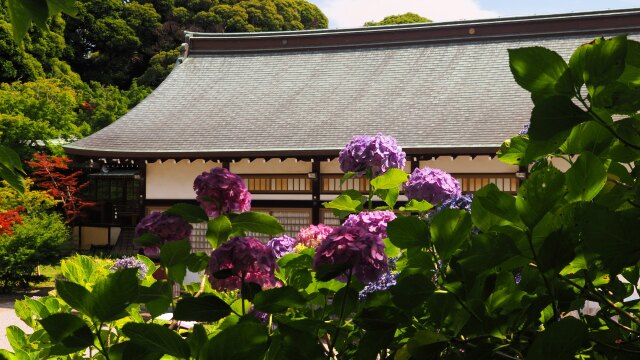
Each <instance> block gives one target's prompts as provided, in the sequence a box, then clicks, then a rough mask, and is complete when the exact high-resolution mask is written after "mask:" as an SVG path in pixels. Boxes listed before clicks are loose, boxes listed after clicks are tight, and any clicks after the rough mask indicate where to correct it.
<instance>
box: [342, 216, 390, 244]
mask: <svg viewBox="0 0 640 360" xmlns="http://www.w3.org/2000/svg"><path fill="white" fill-rule="evenodd" d="M395 218H396V214H394V213H393V211H389V210H378V211H363V212H361V213H358V214H351V215H349V217H348V218H347V220H345V222H344V224H343V225H344V226H351V227H359V228H362V229H364V230H365V231H368V232H370V233H372V234H374V235H377V236H379V237H381V238H382V239H384V238H386V237H387V224H388V223H389V222H390V221H391V220H393V219H395Z"/></svg>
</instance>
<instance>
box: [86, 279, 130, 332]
mask: <svg viewBox="0 0 640 360" xmlns="http://www.w3.org/2000/svg"><path fill="white" fill-rule="evenodd" d="M137 297H138V269H124V270H118V271H116V272H114V273H111V274H109V275H107V276H106V277H105V278H102V279H100V280H98V281H97V282H96V284H95V286H94V287H93V291H92V292H91V298H92V300H93V309H92V310H93V315H94V316H95V317H96V318H97V319H98V320H100V321H114V320H118V319H121V318H123V317H125V316H126V315H127V314H126V313H125V309H126V308H127V307H128V306H129V305H131V304H132V303H134V302H135V301H136V298H137Z"/></svg>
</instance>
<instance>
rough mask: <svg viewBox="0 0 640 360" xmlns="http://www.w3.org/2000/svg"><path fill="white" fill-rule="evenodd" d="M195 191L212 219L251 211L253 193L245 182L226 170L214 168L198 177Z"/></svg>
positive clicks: (194, 185)
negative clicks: (234, 212)
mask: <svg viewBox="0 0 640 360" xmlns="http://www.w3.org/2000/svg"><path fill="white" fill-rule="evenodd" d="M193 190H195V192H196V200H198V202H199V203H200V206H201V207H202V208H203V209H204V211H205V212H206V213H207V215H209V216H211V217H216V216H218V215H220V214H222V213H227V212H231V211H237V212H243V211H249V210H250V209H251V193H250V192H249V191H248V190H247V186H246V185H245V184H244V181H242V178H241V177H240V176H238V175H236V174H234V173H232V172H230V171H229V170H227V169H225V168H213V169H211V170H210V171H205V172H203V173H202V174H200V175H198V176H197V177H196V180H195V181H194V182H193Z"/></svg>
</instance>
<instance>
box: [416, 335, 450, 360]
mask: <svg viewBox="0 0 640 360" xmlns="http://www.w3.org/2000/svg"><path fill="white" fill-rule="evenodd" d="M448 342H449V339H448V338H447V337H446V336H444V335H442V334H439V333H436V332H433V331H430V330H420V331H418V332H417V333H416V334H415V335H413V337H412V338H411V339H409V342H408V343H407V349H408V350H409V353H410V354H411V356H412V359H428V358H435V357H433V355H434V354H439V353H440V352H441V351H442V350H444V348H445V347H447V344H448Z"/></svg>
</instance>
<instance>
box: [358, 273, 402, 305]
mask: <svg viewBox="0 0 640 360" xmlns="http://www.w3.org/2000/svg"><path fill="white" fill-rule="evenodd" d="M397 278H398V273H393V272H386V273H384V274H382V276H380V277H379V278H378V279H377V280H376V281H373V282H370V283H368V284H367V285H365V287H364V288H363V289H362V290H360V292H359V293H358V299H359V300H360V301H364V300H366V299H367V297H369V295H371V294H373V293H374V292H378V291H385V290H388V289H389V288H390V287H392V286H394V285H395V284H396V279H397Z"/></svg>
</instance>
